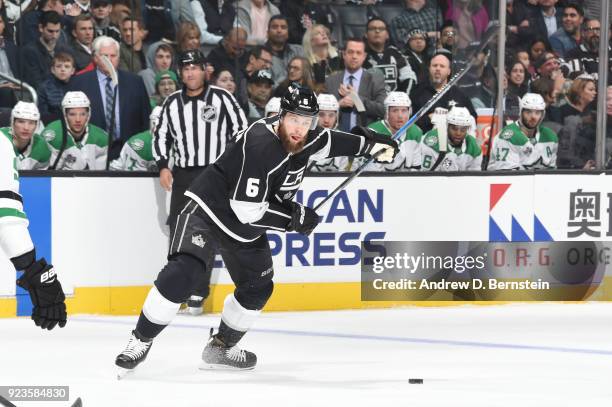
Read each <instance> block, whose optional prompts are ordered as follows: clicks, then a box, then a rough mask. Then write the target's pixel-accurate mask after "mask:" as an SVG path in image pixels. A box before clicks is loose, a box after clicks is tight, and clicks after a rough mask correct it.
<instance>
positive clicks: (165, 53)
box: [138, 41, 174, 95]
mask: <svg viewBox="0 0 612 407" xmlns="http://www.w3.org/2000/svg"><path fill="white" fill-rule="evenodd" d="M173 57H174V48H172V46H170V45H169V44H167V43H165V42H163V41H158V42H155V43H153V44H151V45H150V46H149V49H148V50H147V68H146V69H144V70H142V71H140V72H138V75H139V76H140V77H141V78H142V80H143V82H144V84H145V88H146V89H147V93H148V94H149V95H153V94H154V93H155V75H157V73H158V72H161V71H168V70H170V69H172V59H173Z"/></svg>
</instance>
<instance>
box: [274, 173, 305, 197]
mask: <svg viewBox="0 0 612 407" xmlns="http://www.w3.org/2000/svg"><path fill="white" fill-rule="evenodd" d="M305 170H306V166H304V167H302V168H300V169H299V170H296V171H289V172H288V173H287V176H286V177H285V180H284V181H283V185H282V186H281V187H280V191H281V192H286V193H285V195H284V196H283V198H284V199H289V198H291V197H292V196H293V194H294V193H295V191H297V189H298V188H299V187H300V184H301V183H302V180H303V179H304V171H305Z"/></svg>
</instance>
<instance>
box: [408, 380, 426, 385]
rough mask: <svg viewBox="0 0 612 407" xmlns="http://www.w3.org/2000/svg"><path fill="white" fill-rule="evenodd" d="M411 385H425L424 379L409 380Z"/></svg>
mask: <svg viewBox="0 0 612 407" xmlns="http://www.w3.org/2000/svg"><path fill="white" fill-rule="evenodd" d="M408 383H410V384H423V379H408Z"/></svg>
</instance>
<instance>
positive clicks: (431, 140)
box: [423, 134, 438, 147]
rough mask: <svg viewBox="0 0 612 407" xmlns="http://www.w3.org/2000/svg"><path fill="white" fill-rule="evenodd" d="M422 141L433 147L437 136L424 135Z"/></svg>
mask: <svg viewBox="0 0 612 407" xmlns="http://www.w3.org/2000/svg"><path fill="white" fill-rule="evenodd" d="M423 142H424V143H425V144H426V145H428V146H429V147H433V146H435V145H436V144H437V143H438V136H436V135H435V134H430V135H428V136H427V137H425V140H424V141H423Z"/></svg>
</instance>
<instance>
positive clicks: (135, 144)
mask: <svg viewBox="0 0 612 407" xmlns="http://www.w3.org/2000/svg"><path fill="white" fill-rule="evenodd" d="M130 147H132V149H133V150H134V151H140V150H142V149H143V148H144V141H142V140H140V139H136V140H132V141H130Z"/></svg>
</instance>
